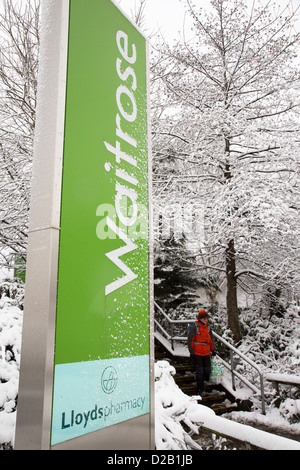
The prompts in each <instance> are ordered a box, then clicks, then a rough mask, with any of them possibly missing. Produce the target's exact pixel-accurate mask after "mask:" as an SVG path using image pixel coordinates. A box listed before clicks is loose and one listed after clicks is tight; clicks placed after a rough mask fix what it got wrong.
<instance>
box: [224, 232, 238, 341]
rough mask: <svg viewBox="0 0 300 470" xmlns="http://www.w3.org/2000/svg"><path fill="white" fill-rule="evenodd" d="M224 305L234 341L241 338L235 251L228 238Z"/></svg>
mask: <svg viewBox="0 0 300 470" xmlns="http://www.w3.org/2000/svg"><path fill="white" fill-rule="evenodd" d="M226 279H227V292H226V306H227V318H228V328H230V330H231V331H232V333H233V339H234V341H235V342H238V341H240V339H241V330H240V322H239V310H238V302H237V281H236V253H235V248H234V240H230V241H229V243H228V247H227V249H226Z"/></svg>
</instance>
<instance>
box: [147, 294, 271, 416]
mask: <svg viewBox="0 0 300 470" xmlns="http://www.w3.org/2000/svg"><path fill="white" fill-rule="evenodd" d="M154 305H155V307H156V308H157V309H158V310H159V312H160V313H161V314H162V315H163V317H164V318H165V320H167V321H168V323H169V324H170V328H171V334H169V333H167V332H166V330H165V329H164V328H163V327H162V326H161V325H160V323H159V322H158V321H157V320H155V325H156V326H157V327H158V328H160V330H161V331H162V332H163V334H164V335H165V336H166V338H167V339H168V340H169V341H170V342H171V347H172V350H173V351H174V341H187V337H186V336H182V337H181V336H176V337H175V336H174V334H173V333H174V330H173V325H176V324H177V325H180V324H188V323H191V322H194V321H195V319H194V318H193V319H184V320H172V318H170V317H169V316H168V315H167V314H166V313H165V312H164V311H163V309H162V308H161V307H160V306H159V305H158V304H157V303H156V302H154ZM211 333H212V335H213V336H214V337H215V338H216V339H217V340H218V341H220V342H221V343H223V344H224V346H226V347H227V348H228V349H229V352H230V358H231V361H230V364H228V363H227V362H226V361H224V359H222V358H220V360H221V362H222V364H223V365H224V366H225V367H226V368H227V369H229V370H230V372H231V380H232V388H233V390H235V389H236V388H235V377H237V378H238V379H239V380H241V381H242V382H243V383H244V384H245V385H247V387H249V388H250V389H251V390H252V391H254V392H255V393H259V390H258V389H257V388H256V387H255V386H254V385H252V384H251V383H250V382H249V381H248V380H247V379H245V378H244V377H243V376H242V375H241V374H239V373H238V372H237V371H235V370H234V361H233V353H235V354H237V355H238V356H239V357H240V358H241V359H242V360H244V361H245V362H247V363H248V364H249V365H250V366H251V367H252V368H254V369H255V370H256V371H257V372H258V375H259V379H260V395H261V402H262V403H261V407H262V414H264V415H265V414H266V408H265V391H264V377H263V373H262V371H261V370H260V368H259V367H258V366H257V365H256V364H255V362H253V361H252V360H251V359H249V358H248V357H247V356H246V355H245V354H243V353H241V352H240V351H239V350H238V349H237V348H235V347H234V346H232V344H230V343H229V342H228V341H226V340H225V339H224V338H222V337H221V336H219V335H218V334H217V333H215V332H214V331H212V330H211Z"/></svg>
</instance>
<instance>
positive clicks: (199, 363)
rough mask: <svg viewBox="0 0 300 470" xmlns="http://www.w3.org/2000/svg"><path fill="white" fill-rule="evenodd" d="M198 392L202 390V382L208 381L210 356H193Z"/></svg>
mask: <svg viewBox="0 0 300 470" xmlns="http://www.w3.org/2000/svg"><path fill="white" fill-rule="evenodd" d="M193 360H194V366H195V372H196V380H197V387H198V393H202V392H203V390H204V382H208V381H209V377H210V369H211V367H210V356H198V355H195V356H193Z"/></svg>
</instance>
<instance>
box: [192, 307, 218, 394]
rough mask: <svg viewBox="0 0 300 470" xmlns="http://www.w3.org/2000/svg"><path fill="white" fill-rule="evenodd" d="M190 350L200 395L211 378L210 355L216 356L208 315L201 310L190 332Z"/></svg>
mask: <svg viewBox="0 0 300 470" xmlns="http://www.w3.org/2000/svg"><path fill="white" fill-rule="evenodd" d="M188 348H189V352H190V356H191V359H192V361H193V363H194V365H195V372H196V380H197V388H198V391H197V392H198V394H199V395H201V394H202V393H203V391H204V382H207V381H209V377H210V371H211V366H210V353H212V356H215V354H216V353H215V348H214V343H213V340H212V337H211V334H210V329H209V327H208V313H207V312H206V310H199V312H198V319H197V321H196V322H195V323H193V324H192V325H191V327H190V329H189V332H188Z"/></svg>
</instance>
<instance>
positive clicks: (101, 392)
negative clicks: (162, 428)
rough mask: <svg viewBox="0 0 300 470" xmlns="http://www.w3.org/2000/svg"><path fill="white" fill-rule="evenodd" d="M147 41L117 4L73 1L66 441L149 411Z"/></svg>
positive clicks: (61, 289)
mask: <svg viewBox="0 0 300 470" xmlns="http://www.w3.org/2000/svg"><path fill="white" fill-rule="evenodd" d="M146 75H147V74H146V41H145V38H144V37H143V36H142V35H141V34H140V32H138V31H137V29H136V28H135V27H134V26H133V25H132V24H131V22H130V21H129V20H128V19H127V18H126V17H125V16H124V15H123V14H122V13H121V12H120V11H119V9H118V8H117V7H116V5H115V4H114V3H113V2H111V1H110V0H85V1H82V0H70V19H69V45H68V66H67V89H66V113H65V135H64V155H63V179H62V199H61V231H60V244H59V267H58V286H57V317H56V337H55V364H54V368H55V370H54V392H53V411H52V440H51V444H52V445H55V444H58V443H60V442H63V441H65V440H68V439H72V438H74V437H78V436H80V435H83V434H86V433H89V432H92V431H95V430H98V429H101V428H105V427H107V426H111V425H113V424H116V423H118V422H121V421H124V420H127V419H131V418H135V417H137V416H140V415H143V414H145V413H149V411H150V396H149V348H150V341H149V334H150V332H149V240H148V146H147V141H148V136H147V89H146V88H147V87H146Z"/></svg>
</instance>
